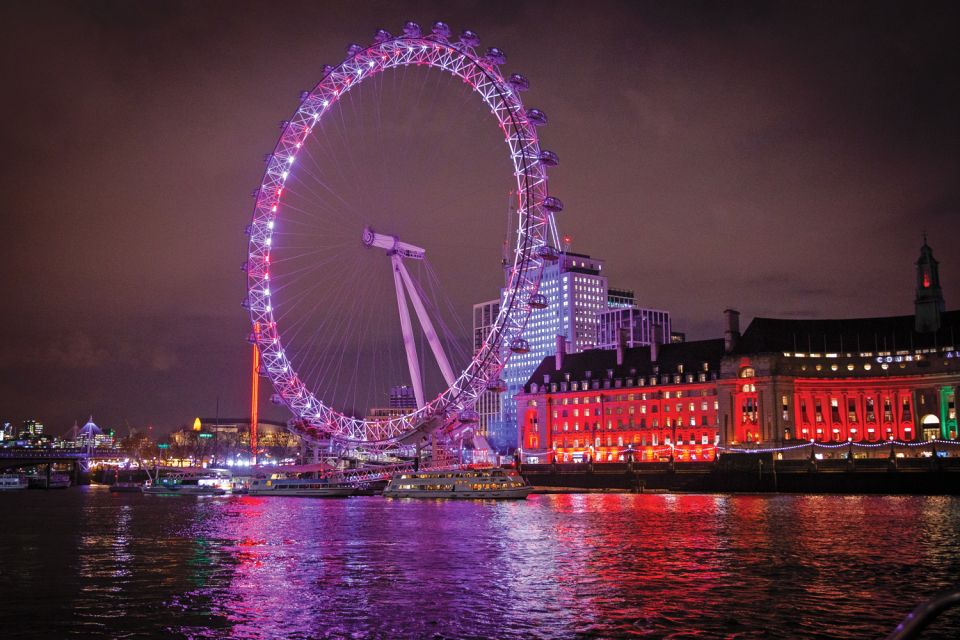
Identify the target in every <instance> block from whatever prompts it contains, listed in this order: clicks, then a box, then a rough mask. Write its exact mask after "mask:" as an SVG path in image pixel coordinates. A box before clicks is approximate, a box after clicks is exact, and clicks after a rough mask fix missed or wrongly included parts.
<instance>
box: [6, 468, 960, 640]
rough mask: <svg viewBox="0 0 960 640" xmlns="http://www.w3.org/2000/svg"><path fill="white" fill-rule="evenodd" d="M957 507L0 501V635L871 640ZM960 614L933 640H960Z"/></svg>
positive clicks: (932, 568) (538, 498) (957, 524)
mask: <svg viewBox="0 0 960 640" xmlns="http://www.w3.org/2000/svg"><path fill="white" fill-rule="evenodd" d="M958 537H960V499H958V498H950V497H884V496H880V497H878V496H870V497H867V496H863V497H845V496H787V495H782V496H777V495H773V496H752V495H750V496H748V495H737V496H723V495H717V496H714V495H609V494H608V495H535V496H531V497H530V498H529V499H528V500H526V501H524V502H492V501H491V502H470V501H463V502H454V501H440V500H438V501H411V500H388V499H384V498H380V497H358V498H348V499H339V500H337V499H327V500H324V499H309V498H253V497H248V496H233V497H217V498H195V497H183V496H177V497H163V496H142V495H132V494H110V493H109V492H108V491H107V490H106V488H105V487H96V486H94V487H81V488H71V489H67V490H60V491H49V492H44V491H20V492H8V493H6V494H4V495H0V628H2V629H3V635H4V637H5V638H11V637H14V638H26V637H42V638H153V637H165V638H185V637H187V638H265V639H266V638H270V639H272V638H588V637H599V638H620V637H649V638H724V637H729V638H827V637H836V638H877V637H882V636H883V635H884V634H885V633H887V632H889V631H890V630H891V629H892V628H893V627H894V626H895V625H896V623H897V622H898V621H899V620H900V619H901V618H902V616H903V615H905V614H906V613H907V612H908V611H909V610H910V609H911V608H912V607H913V606H914V605H915V604H916V603H918V602H920V601H922V600H923V599H925V598H927V597H929V596H930V595H932V594H934V593H936V592H937V591H940V590H943V589H946V588H948V587H950V586H956V585H958V584H960V540H958ZM958 631H960V616H958V615H950V616H946V617H944V618H943V619H942V620H941V621H940V622H939V623H937V624H936V625H935V626H934V627H933V628H931V629H930V630H929V632H928V633H927V634H926V635H925V636H924V637H930V638H951V637H960V633H958Z"/></svg>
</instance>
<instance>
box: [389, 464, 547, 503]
mask: <svg viewBox="0 0 960 640" xmlns="http://www.w3.org/2000/svg"><path fill="white" fill-rule="evenodd" d="M532 490H533V488H532V487H531V486H530V485H529V484H527V482H526V480H524V479H523V477H522V476H521V475H520V474H519V473H517V472H516V471H510V470H508V469H465V470H461V471H426V472H416V473H413V472H403V473H396V474H394V475H393V477H392V478H391V479H390V482H389V483H387V487H386V488H385V489H384V490H383V495H384V496H385V497H387V498H484V499H488V498H497V499H500V498H515V499H520V500H523V499H525V498H526V497H527V496H528V495H530V492H531V491H532Z"/></svg>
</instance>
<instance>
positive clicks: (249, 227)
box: [243, 224, 253, 236]
mask: <svg viewBox="0 0 960 640" xmlns="http://www.w3.org/2000/svg"><path fill="white" fill-rule="evenodd" d="M251 233H253V225H252V224H248V225H247V226H245V227H244V228H243V235H245V236H249V235H250V234H251Z"/></svg>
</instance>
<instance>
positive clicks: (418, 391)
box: [390, 253, 424, 409]
mask: <svg viewBox="0 0 960 640" xmlns="http://www.w3.org/2000/svg"><path fill="white" fill-rule="evenodd" d="M390 263H391V266H392V267H393V284H394V286H395V287H396V289H397V308H398V309H399V310H400V329H401V330H402V331H403V346H404V347H405V348H406V350H407V366H408V367H409V368H410V382H411V384H412V385H413V395H414V397H415V398H416V399H417V408H418V409H419V408H420V407H422V406H423V405H424V402H423V381H422V380H421V379H420V364H419V363H418V362H417V345H416V344H415V343H414V341H413V326H412V325H411V324H410V311H409V310H408V309H407V299H406V297H405V296H404V295H403V281H402V279H403V276H402V274H405V273H406V269H404V268H403V262H402V261H401V259H400V255H399V254H397V253H395V254H393V255H392V256H391V257H390ZM414 300H416V298H414Z"/></svg>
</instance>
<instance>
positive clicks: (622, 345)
mask: <svg viewBox="0 0 960 640" xmlns="http://www.w3.org/2000/svg"><path fill="white" fill-rule="evenodd" d="M626 345H627V328H626V327H620V328H619V329H617V366H618V367H620V366H623V351H624V349H626Z"/></svg>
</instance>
